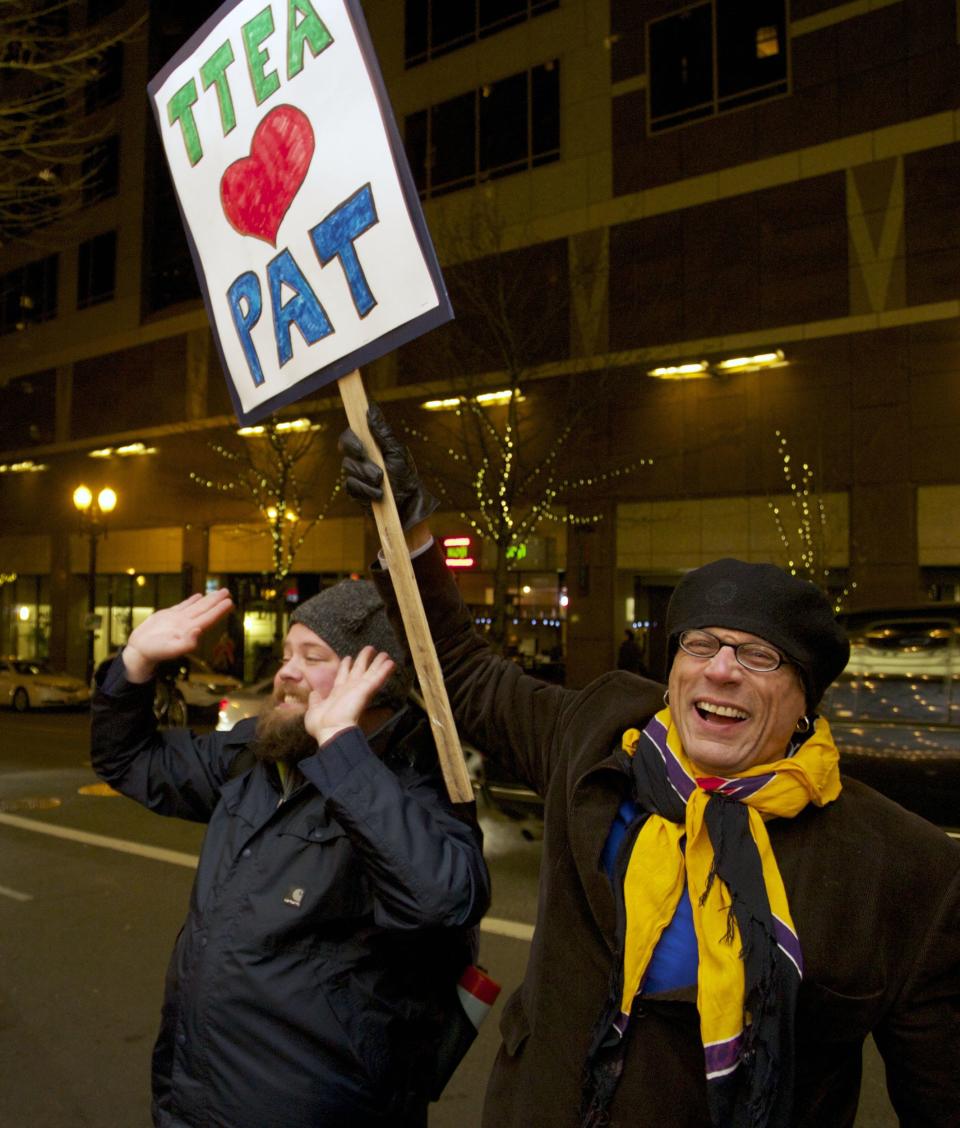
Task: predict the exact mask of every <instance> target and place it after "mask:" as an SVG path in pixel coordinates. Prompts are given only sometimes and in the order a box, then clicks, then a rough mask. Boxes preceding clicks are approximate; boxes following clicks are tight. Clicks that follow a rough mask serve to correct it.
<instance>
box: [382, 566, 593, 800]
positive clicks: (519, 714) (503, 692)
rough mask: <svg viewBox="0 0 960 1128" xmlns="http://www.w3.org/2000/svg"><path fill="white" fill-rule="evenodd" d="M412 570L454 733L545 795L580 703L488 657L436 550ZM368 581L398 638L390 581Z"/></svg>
mask: <svg viewBox="0 0 960 1128" xmlns="http://www.w3.org/2000/svg"><path fill="white" fill-rule="evenodd" d="M413 570H414V575H415V577H416V580H417V586H418V587H419V589H420V596H421V599H422V601H423V607H424V611H425V612H426V616H427V622H428V623H429V626H430V633H431V634H432V636H433V641H434V644H435V646H436V648H437V656H438V658H439V660H440V666H441V669H442V670H443V677H444V682H445V683H446V687H447V692H448V694H449V695H450V704H451V708H452V709H453V713H454V718H455V719H456V722H457V727H458V728H459V730H460V732H461V733H462V735H463V736H464V737H465V738H466V739H467V740H469V741H470V742H471V743H472V744H475V745H476V746H477V748H478V749H479V750H480V751H481V752H482V753H483V754H484V756H487V757H489V758H490V759H492V760H495V761H497V762H498V763H500V764H502V765H503V766H504V767H505V768H507V770H508V771H510V772H511V773H512V774H513V775H515V776H517V778H519V779H521V780H523V781H524V782H525V783H527V784H528V785H529V786H530V787H532V788H533V789H534V791H536V792H538V793H539V794H540V795H545V794H546V790H547V786H548V785H549V782H550V777H551V775H552V774H553V770H554V768H555V767H556V765H557V763H558V760H559V756H560V740H559V734H560V732H561V731H562V728H563V725H564V723H565V721H566V719H567V717H568V715H569V714H570V713H571V712H572V710H573V707H574V703H575V702H576V700H577V696H578V695H577V694H576V693H575V692H573V691H571V690H566V689H563V688H561V687H560V686H556V685H550V684H548V683H547V682H543V681H540V680H539V679H538V678H534V677H530V676H529V675H528V674H525V673H524V672H523V671H522V670H521V669H520V667H519V666H518V665H517V664H516V663H515V662H511V661H510V660H509V659H506V658H501V657H500V656H499V655H497V654H495V653H494V652H493V651H492V650H491V649H490V647H489V645H488V644H487V642H486V641H485V640H484V639H483V638H482V637H481V636H480V635H479V634H478V633H477V632H476V630H475V629H474V627H473V622H472V619H471V617H470V613H469V611H468V610H467V608H466V607H465V606H464V604H463V601H462V600H461V598H460V592H459V590H458V588H457V586H456V584H455V583H454V582H453V580H452V579H451V577H450V570H449V569H448V568H447V566H446V565H445V564H444V562H443V557H442V556H441V555H440V551H439V549H438V548H437V547H436V546H435V545H434V546H432V547H431V548H430V549H428V550H427V551H425V552H423V553H421V554H420V555H419V556H417V557H415V558H414V560H413ZM373 577H374V581H375V582H376V584H377V587H378V588H379V590H380V595H381V597H382V598H383V601H384V603H385V604H386V605H387V610H388V612H389V613H390V618H391V621H392V622H393V625H394V629H395V630H396V631H397V632H398V634H399V635H400V637H404V636H403V624H402V621H401V619H400V614H399V609H398V608H397V603H396V597H395V595H394V592H393V586H392V584H391V583H390V579H389V573H387V572H386V571H384V570H383V569H378V568H377V567H376V566H375V567H374V569H373Z"/></svg>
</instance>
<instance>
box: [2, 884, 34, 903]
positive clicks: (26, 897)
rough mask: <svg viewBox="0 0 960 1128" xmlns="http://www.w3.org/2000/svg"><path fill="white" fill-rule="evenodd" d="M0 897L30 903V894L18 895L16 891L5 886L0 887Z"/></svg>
mask: <svg viewBox="0 0 960 1128" xmlns="http://www.w3.org/2000/svg"><path fill="white" fill-rule="evenodd" d="M0 897H9V898H10V900H11V901H32V900H33V894H32V893H18V892H17V890H16V889H8V888H7V886H6V885H0Z"/></svg>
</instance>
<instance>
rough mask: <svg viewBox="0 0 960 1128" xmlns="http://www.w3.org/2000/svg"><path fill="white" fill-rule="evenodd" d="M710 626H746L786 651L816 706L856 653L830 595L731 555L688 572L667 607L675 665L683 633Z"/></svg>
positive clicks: (736, 628) (743, 628) (781, 572)
mask: <svg viewBox="0 0 960 1128" xmlns="http://www.w3.org/2000/svg"><path fill="white" fill-rule="evenodd" d="M705 627H726V628H728V629H729V630H734V631H745V632H746V633H747V634H752V635H756V636H757V637H758V638H762V639H765V640H766V641H767V642H769V643H772V644H773V645H774V646H776V647H777V648H778V649H779V650H781V651H783V653H784V654H785V655H786V656H787V657H788V658H789V659H790V660H791V661H792V662H793V663H794V664H795V665H797V666H798V667H799V668H800V673H801V676H802V678H803V684H804V689H805V691H806V696H807V707H808V709H811V710H812V709H815V708H816V706H817V704H818V703H819V701H820V698H821V697H823V694H824V692H825V691H826V688H827V686H828V685H829V684H830V683H831V682H832V681H833V679H834V678H835V677H837V675H838V674H839V673H840V672H841V671H842V670H843V668H844V666H846V664H847V662H848V660H849V658H850V643H849V641H848V639H847V636H846V632H845V631H844V630H843V628H842V627H841V626H840V624H839V623H838V622H837V620H836V617H835V616H834V613H833V606H832V604H831V603H830V599H829V597H828V596H827V595H825V594H824V592H822V591H821V590H820V588H818V587H817V585H816V584H812V583H810V581H809V580H801V579H798V578H797V577H796V576H791V575H790V574H789V573H787V572H785V571H784V570H783V569H782V568H777V567H776V566H775V565H773V564H747V563H746V562H745V561H743V560H733V559H731V558H729V557H727V558H725V559H723V560H714V561H713V563H711V564H704V566H703V567H702V568H695V569H694V570H693V571H692V572H688V573H687V574H686V575H685V576H684V577H683V579H682V580H681V581H680V583H679V584H677V587H676V589H675V590H674V593H673V595H672V596H671V598H670V603H669V605H668V607H667V637H668V641H669V664H670V665H672V664H673V659H674V656H675V655H676V652H677V646H678V645H679V644H678V641H677V640H678V639H679V637H680V635H681V634H682V633H683V632H684V631H689V630H697V629H702V628H705Z"/></svg>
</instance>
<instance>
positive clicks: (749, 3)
mask: <svg viewBox="0 0 960 1128" xmlns="http://www.w3.org/2000/svg"><path fill="white" fill-rule="evenodd" d="M647 57H648V68H647V74H648V95H649V128H650V132H651V133H657V132H660V131H661V130H664V129H670V128H673V127H674V126H678V125H684V124H686V123H687V122H690V121H697V120H699V119H701V118H705V117H711V116H712V115H714V114H717V113H722V112H723V111H724V110H732V109H736V108H737V107H738V106H745V105H748V104H749V103H751V102H756V101H759V100H761V99H763V98H772V97H775V96H777V95H780V94H785V93H786V92H787V84H788V78H787V23H786V0H707V2H706V3H703V4H694V5H692V6H691V7H688V8H684V9H683V11H680V12H675V13H674V14H672V15H669V16H663V17H662V18H660V19H656V20H651V21H650V23H649V24H648V25H647Z"/></svg>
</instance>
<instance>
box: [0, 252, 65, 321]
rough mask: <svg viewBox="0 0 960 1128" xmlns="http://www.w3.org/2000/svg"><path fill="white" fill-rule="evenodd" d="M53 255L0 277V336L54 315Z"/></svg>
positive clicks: (55, 268)
mask: <svg viewBox="0 0 960 1128" xmlns="http://www.w3.org/2000/svg"><path fill="white" fill-rule="evenodd" d="M57 267H58V259H57V256H56V255H48V256H47V257H46V258H43V259H39V260H38V261H37V262H31V263H27V265H26V266H21V267H18V268H17V269H16V270H10V271H8V272H7V273H6V274H3V275H0V334H2V333H16V332H18V331H22V330H24V329H26V328H27V327H28V326H29V325H33V324H35V323H36V322H40V321H49V320H50V319H51V318H54V317H56V316H57Z"/></svg>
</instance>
